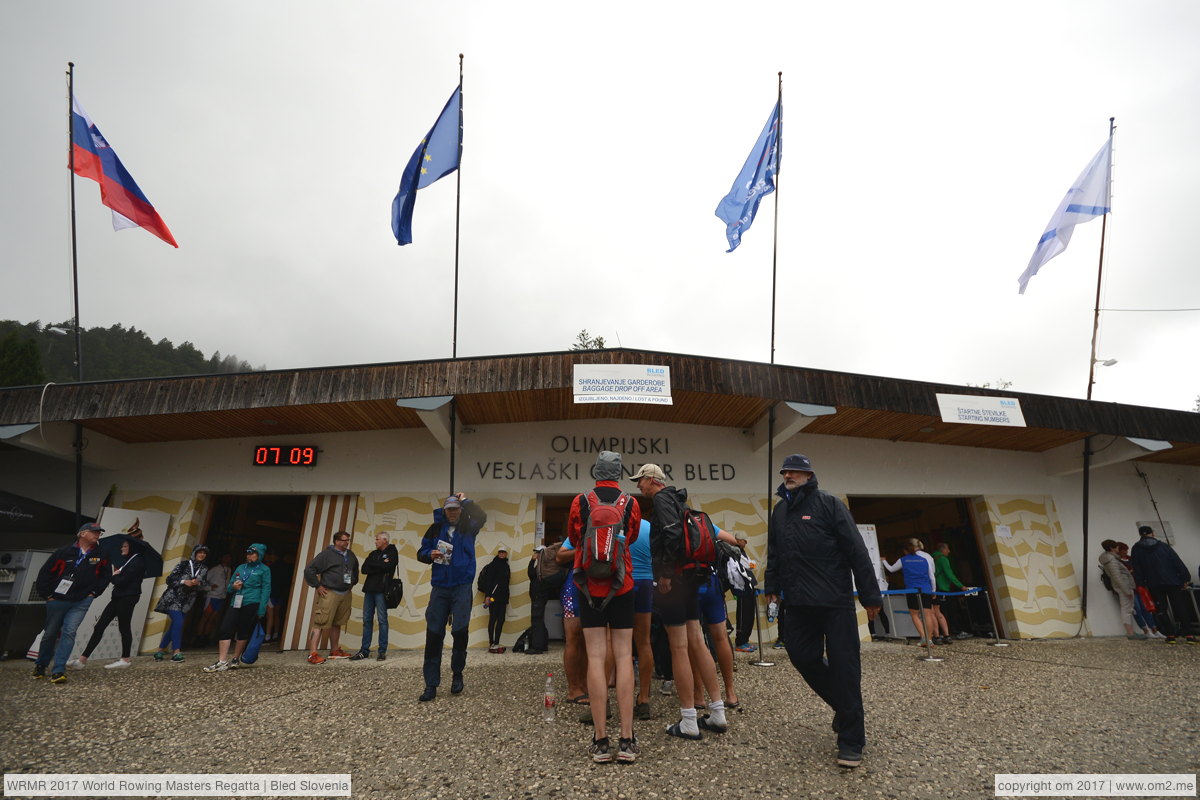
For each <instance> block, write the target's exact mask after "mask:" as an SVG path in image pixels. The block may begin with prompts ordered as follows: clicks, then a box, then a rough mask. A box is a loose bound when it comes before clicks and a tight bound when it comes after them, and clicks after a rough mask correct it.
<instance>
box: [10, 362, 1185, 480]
mask: <svg viewBox="0 0 1200 800" xmlns="http://www.w3.org/2000/svg"><path fill="white" fill-rule="evenodd" d="M577 363H584V364H649V365H659V366H667V367H670V370H671V386H672V395H673V400H674V404H673V405H670V406H651V405H631V404H621V405H601V404H575V403H574V402H573V398H572V390H571V381H572V366H573V365H574V364H577ZM938 393H948V394H971V395H986V396H1003V397H1016V398H1018V399H1019V400H1020V402H1021V409H1022V411H1023V413H1024V416H1025V420H1026V424H1027V427H1024V428H1016V427H998V426H987V425H963V424H958V423H946V422H942V421H941V416H940V413H939V411H938V407H937V399H936V395H937V394H938ZM451 395H452V396H454V397H456V398H457V404H456V405H457V415H458V419H459V421H460V423H461V424H463V425H488V424H514V423H523V422H539V421H550V420H587V419H632V420H644V421H648V422H670V423H683V424H694V425H714V426H719V427H731V428H751V427H753V426H754V425H755V424H756V423H757V422H758V421H759V420H760V419H761V418H762V417H763V415H764V414H766V413H767V411H768V410H769V409H770V408H771V407H772V406H773V405H775V404H777V403H779V402H781V401H792V402H800V403H809V404H819V405H826V406H833V407H835V408H836V409H837V413H835V414H830V415H827V416H819V417H816V418H815V419H813V420H812V421H811V422H810V424H808V425H807V427H805V428H804V432H805V433H814V434H825V435H832V436H853V437H864V438H872V439H887V440H890V441H902V442H923V443H929V444H943V445H961V446H967V447H985V448H995V449H1001V450H1019V451H1026V452H1044V451H1047V450H1052V449H1054V448H1056V447H1059V446H1062V445H1065V444H1069V443H1071V442H1075V441H1079V440H1081V439H1083V438H1085V437H1087V436H1088V435H1090V434H1109V435H1113V436H1125V437H1137V438H1143V439H1153V440H1162V441H1169V442H1171V444H1172V445H1173V446H1172V448H1171V449H1169V450H1163V451H1160V452H1157V453H1147V454H1146V455H1145V456H1143V457H1142V458H1141V459H1140V460H1145V461H1157V462H1164V463H1175V464H1190V465H1200V414H1195V413H1191V412H1186V411H1172V410H1166V409H1157V408H1146V407H1140V406H1128V405H1121V404H1117V403H1101V402H1096V401H1085V400H1075V399H1071V398H1062V397H1050V396H1046V395H1035V394H1025V393H1021V392H1010V391H1003V392H1000V391H993V390H987V389H976V388H971V387H963V386H953V385H946V384H934V383H925V382H920V381H907V380H900V379H895V378H882V377H874V376H867V375H855V374H850V373H841V372H829V371H824V370H813V369H806V368H803V367H791V366H781V365H770V364H763V363H757V362H747V361H730V360H726V359H718V358H707V357H701V356H688V355H679V354H672V353H659V352H653V351H640V350H624V349H614V350H599V351H587V352H574V351H572V352H562V353H541V354H531V355H513V356H495V357H477V358H460V359H447V360H431V361H413V362H401V363H391V364H373V365H363V366H348V367H322V368H312V369H296V370H275V371H264V372H253V373H241V374H227V375H204V376H193V377H177V378H147V379H138V380H126V381H105V382H95V383H80V384H65V385H54V386H50V387H49V388H47V389H45V391H44V392H43V387H40V386H38V387H19V388H9V389H0V425H15V424H22V423H34V422H38V421H39V420H40V421H43V422H80V423H81V424H83V425H84V426H85V427H86V428H87V429H89V430H93V431H97V432H99V433H102V434H105V435H107V436H110V437H112V438H114V439H117V440H119V441H122V442H129V443H140V442H170V441H187V440H196V439H220V438H244V437H256V436H267V435H281V434H305V433H325V432H342V431H369V430H387V429H396V428H416V427H422V426H423V424H424V423H423V421H422V419H421V417H420V416H419V415H418V413H417V412H416V411H414V410H413V409H411V408H404V407H400V406H397V404H396V401H397V399H401V398H428V397H439V396H451Z"/></svg>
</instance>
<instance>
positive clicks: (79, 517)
mask: <svg viewBox="0 0 1200 800" xmlns="http://www.w3.org/2000/svg"><path fill="white" fill-rule="evenodd" d="M74 113H75V62H74V61H68V62H67V173H68V175H69V176H70V181H71V286H72V293H73V298H74V306H75V319H74V325H73V326H74V329H75V330H74V334H75V380H76V381H77V382H79V383H82V382H83V339H82V335H81V333H80V330H79V251H78V247H77V245H76V235H75V145H74V127H75V123H74V117H73V115H74ZM71 444H72V447H73V448H74V449H75V529H76V530H78V529H79V528H80V526H81V525H83V426H82V425H81V424H79V423H78V422H76V423H75V441H74V442H72V443H71Z"/></svg>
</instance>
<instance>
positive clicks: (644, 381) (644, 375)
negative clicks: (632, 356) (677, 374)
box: [572, 364, 671, 406]
mask: <svg viewBox="0 0 1200 800" xmlns="http://www.w3.org/2000/svg"><path fill="white" fill-rule="evenodd" d="M572 383H573V384H574V394H575V402H576V403H650V404H653V405H662V406H669V405H671V368H670V367H657V366H648V365H645V364H575V365H574V372H573V381H572Z"/></svg>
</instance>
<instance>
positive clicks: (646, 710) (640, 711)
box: [622, 703, 650, 741]
mask: <svg viewBox="0 0 1200 800" xmlns="http://www.w3.org/2000/svg"><path fill="white" fill-rule="evenodd" d="M633 715H634V716H635V717H637V718H638V719H650V704H649V703H638V704H637V705H635V706H634V707H633ZM622 741H624V740H622Z"/></svg>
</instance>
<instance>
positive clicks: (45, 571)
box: [37, 544, 112, 602]
mask: <svg viewBox="0 0 1200 800" xmlns="http://www.w3.org/2000/svg"><path fill="white" fill-rule="evenodd" d="M81 557H82V558H81ZM63 578H70V579H71V580H72V581H74V582H73V583H72V584H71V588H70V589H69V590H67V593H66V594H65V595H63V594H55V593H54V590H55V589H57V588H58V584H59V581H61V580H62V579H63ZM111 578H112V570H111V569H109V566H108V557H107V556H105V555H104V553H102V552H100V548H99V547H93V548H92V549H91V550H89V551H88V553H87V554H86V555H84V553H83V551H82V550H80V549H79V545H78V544H70V545H67V546H66V547H60V548H58V549H57V550H55V551H54V552H53V553H52V554H51V555H50V558H48V559H47V560H46V563H45V564H43V565H42V568H41V570H39V571H38V576H37V590H38V594H40V595H41V596H42V597H44V598H46V599H47V600H69V601H71V602H77V601H79V600H82V599H83V598H85V597H87V596H88V595H91V596H92V597H99V596H100V593H101V592H103V591H104V590H105V589H107V588H108V582H109V580H110V579H111Z"/></svg>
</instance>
